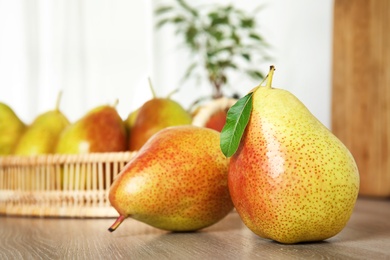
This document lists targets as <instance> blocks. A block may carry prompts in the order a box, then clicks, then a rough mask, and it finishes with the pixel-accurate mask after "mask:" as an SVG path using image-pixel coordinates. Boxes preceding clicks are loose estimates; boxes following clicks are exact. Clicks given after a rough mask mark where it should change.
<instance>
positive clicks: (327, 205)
mask: <svg viewBox="0 0 390 260" xmlns="http://www.w3.org/2000/svg"><path fill="white" fill-rule="evenodd" d="M273 71H274V68H273V67H271V70H270V73H269V75H268V82H267V86H264V87H263V86H259V87H257V88H256V89H254V91H253V92H252V111H251V114H250V118H249V122H248V125H247V126H246V128H245V130H244V133H243V135H242V139H241V141H240V144H239V146H238V149H237V152H236V153H235V154H234V155H233V156H232V157H231V160H230V168H229V174H228V182H229V190H230V194H231V197H232V200H233V203H234V205H235V207H236V209H237V212H238V213H239V215H240V217H241V218H242V220H243V222H244V223H245V224H246V226H247V227H248V228H249V229H250V230H252V231H253V232H254V233H256V234H257V235H259V236H260V237H263V238H268V239H272V240H275V241H278V242H280V243H286V244H292V243H298V242H307V241H321V240H325V239H327V238H330V237H332V236H334V235H336V234H337V233H339V232H340V231H341V230H342V229H343V228H344V227H345V225H346V223H347V222H348V220H349V218H350V216H351V214H352V211H353V208H354V205H355V202H356V199H357V196H358V190H359V173H358V168H357V166H356V163H355V160H354V158H353V156H352V154H351V153H350V152H349V151H348V149H347V148H346V147H345V146H344V144H343V143H342V142H341V141H340V140H339V139H338V138H337V137H336V136H334V135H333V134H332V133H331V132H330V131H329V130H328V129H327V128H326V127H325V126H324V125H323V124H322V123H321V122H320V121H319V120H318V119H316V118H315V117H314V116H313V114H311V113H310V112H309V110H308V109H307V108H306V107H305V106H304V105H303V103H301V102H300V101H299V100H298V99H297V98H296V97H295V96H294V95H293V94H291V93H290V92H288V91H285V90H282V89H276V88H273V87H272V86H271V82H272V76H273Z"/></svg>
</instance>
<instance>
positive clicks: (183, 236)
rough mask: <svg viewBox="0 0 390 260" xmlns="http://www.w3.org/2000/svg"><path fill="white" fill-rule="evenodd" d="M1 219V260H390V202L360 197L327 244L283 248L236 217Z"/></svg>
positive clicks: (286, 246)
mask: <svg viewBox="0 0 390 260" xmlns="http://www.w3.org/2000/svg"><path fill="white" fill-rule="evenodd" d="M113 221H114V219H110V218H108V219H66V218H29V217H10V216H8V217H6V216H2V217H0V259H2V260H4V259H159V260H161V259H202V260H203V259H306V258H312V259H318V258H329V259H390V200H388V199H387V200H384V199H368V198H359V199H358V202H357V204H356V207H355V211H354V213H353V215H352V217H351V219H350V221H349V222H348V225H347V226H346V227H345V228H344V230H343V231H342V232H341V233H339V234H338V235H337V236H335V237H333V238H330V239H328V240H326V241H324V242H318V243H304V244H297V245H283V244H279V243H276V242H272V241H269V240H266V239H262V238H260V237H258V236H256V235H255V234H254V233H252V232H251V231H250V230H249V229H247V228H246V227H245V226H244V224H243V223H242V222H241V220H240V218H239V216H238V215H237V213H235V212H232V213H230V214H229V215H228V216H227V217H226V218H225V219H223V220H222V221H220V222H219V223H217V224H215V225H214V226H212V227H209V228H207V229H204V230H202V231H198V232H194V233H170V232H165V231H161V230H158V229H155V228H152V227H149V226H146V225H145V224H143V223H140V222H137V221H135V220H132V219H127V220H126V221H125V222H124V223H123V224H122V225H121V226H120V227H119V228H118V229H117V230H116V231H115V232H113V233H110V232H108V231H107V228H108V227H109V226H110V225H111V224H112V223H113Z"/></svg>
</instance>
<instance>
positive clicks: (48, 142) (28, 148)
mask: <svg viewBox="0 0 390 260" xmlns="http://www.w3.org/2000/svg"><path fill="white" fill-rule="evenodd" d="M60 100H61V93H59V95H58V99H57V104H56V108H55V109H54V110H50V111H47V112H45V113H43V114H41V115H39V116H37V117H36V118H35V120H34V121H33V122H32V124H31V125H30V126H28V128H27V129H26V131H25V132H24V134H23V135H22V136H21V138H20V139H19V142H18V144H17V146H16V147H15V151H14V154H16V155H40V154H51V153H54V151H55V147H56V143H57V141H58V138H59V136H60V134H61V132H62V131H63V130H64V129H65V128H66V127H67V126H68V125H69V124H70V123H69V120H68V119H67V118H66V116H65V115H64V114H63V113H62V112H61V111H60V110H59V103H60Z"/></svg>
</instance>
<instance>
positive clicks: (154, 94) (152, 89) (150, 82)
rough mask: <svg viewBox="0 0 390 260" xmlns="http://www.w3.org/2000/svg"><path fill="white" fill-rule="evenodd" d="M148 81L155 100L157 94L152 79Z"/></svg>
mask: <svg viewBox="0 0 390 260" xmlns="http://www.w3.org/2000/svg"><path fill="white" fill-rule="evenodd" d="M148 81H149V88H150V90H151V91H152V95H153V98H156V92H155V91H154V88H153V84H152V80H151V79H150V77H149V78H148Z"/></svg>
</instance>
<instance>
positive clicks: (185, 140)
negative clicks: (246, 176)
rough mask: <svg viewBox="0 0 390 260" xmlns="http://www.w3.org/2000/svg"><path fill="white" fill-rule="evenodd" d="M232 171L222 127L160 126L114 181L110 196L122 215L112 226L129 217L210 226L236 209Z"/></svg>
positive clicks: (159, 224)
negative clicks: (231, 187) (221, 139)
mask: <svg viewBox="0 0 390 260" xmlns="http://www.w3.org/2000/svg"><path fill="white" fill-rule="evenodd" d="M227 171H228V159H227V158H226V157H225V156H224V155H223V154H222V152H221V150H220V148H219V133H218V132H217V131H215V130H212V129H207V128H201V127H195V126H174V127H168V128H165V129H163V130H160V131H159V132H158V133H156V134H155V135H153V136H152V137H151V138H150V139H149V140H148V141H147V142H146V143H145V145H144V146H143V147H142V148H141V149H140V150H139V151H138V152H137V154H136V155H135V156H134V157H133V158H132V159H131V160H130V161H129V163H128V164H127V165H126V166H125V167H124V168H123V170H122V171H121V172H120V173H119V175H118V177H117V178H116V179H115V180H114V183H113V184H112V186H111V188H110V192H109V200H110V202H111V204H112V206H113V207H114V208H115V209H116V210H117V211H118V213H119V214H120V216H119V217H118V219H117V221H116V222H115V223H114V224H113V225H112V226H111V227H110V229H109V230H110V231H114V230H115V229H116V228H117V227H118V226H119V225H120V224H121V223H122V222H123V220H124V219H125V218H127V217H130V218H133V219H136V220H139V221H141V222H144V223H146V224H149V225H151V226H154V227H156V228H160V229H164V230H170V231H194V230H198V229H201V228H204V227H207V226H210V225H212V224H214V223H216V222H218V221H219V220H221V219H222V218H223V217H225V216H226V215H227V214H228V213H229V211H231V210H232V208H233V204H232V202H231V199H230V196H229V190H228V186H227Z"/></svg>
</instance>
